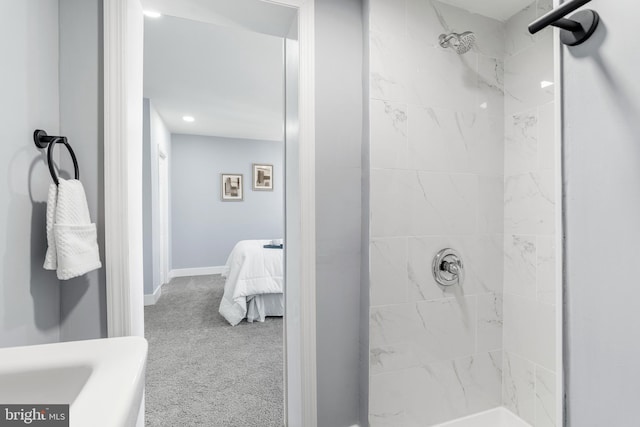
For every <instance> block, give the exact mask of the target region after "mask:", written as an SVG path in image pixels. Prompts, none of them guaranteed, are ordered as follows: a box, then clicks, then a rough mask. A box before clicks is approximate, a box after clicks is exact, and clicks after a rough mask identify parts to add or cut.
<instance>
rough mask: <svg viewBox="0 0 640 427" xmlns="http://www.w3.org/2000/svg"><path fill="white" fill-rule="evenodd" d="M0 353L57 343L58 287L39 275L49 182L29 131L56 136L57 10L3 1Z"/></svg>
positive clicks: (51, 277)
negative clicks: (1, 348)
mask: <svg viewBox="0 0 640 427" xmlns="http://www.w3.org/2000/svg"><path fill="white" fill-rule="evenodd" d="M0 52H2V67H0V93H1V94H2V96H0V129H2V133H3V142H2V152H3V153H2V156H0V176H2V177H3V184H2V185H1V186H0V272H1V278H0V347H5V346H16V345H28V344H40V343H48V342H55V341H58V340H59V339H60V328H59V322H60V283H59V282H58V279H57V278H56V276H55V272H51V271H45V270H44V269H43V268H42V264H43V262H44V254H45V249H46V235H45V210H46V203H45V202H46V200H47V190H48V187H49V184H50V183H51V177H50V175H49V171H48V169H47V165H46V160H45V157H43V156H42V153H41V152H40V151H39V150H38V149H37V148H36V146H35V145H34V144H33V136H32V135H33V131H34V130H35V129H37V128H41V129H45V130H46V131H47V132H49V133H50V134H52V135H56V134H58V132H59V131H60V128H59V120H60V116H59V97H58V2H57V1H55V0H30V1H9V0H3V1H0Z"/></svg>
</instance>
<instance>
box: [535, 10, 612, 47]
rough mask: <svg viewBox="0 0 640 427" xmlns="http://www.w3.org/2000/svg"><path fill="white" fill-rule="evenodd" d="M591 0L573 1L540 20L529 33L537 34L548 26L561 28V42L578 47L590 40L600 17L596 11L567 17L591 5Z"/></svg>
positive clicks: (584, 11) (582, 12)
mask: <svg viewBox="0 0 640 427" xmlns="http://www.w3.org/2000/svg"><path fill="white" fill-rule="evenodd" d="M590 1H591V0H571V1H568V2H566V3H563V4H562V5H561V6H560V7H558V8H557V9H555V10H552V11H551V12H549V13H547V14H546V15H544V16H542V17H540V18H538V19H537V20H536V21H535V22H533V23H532V24H531V25H529V32H530V33H531V34H535V33H537V32H539V31H542V30H544V29H545V28H547V27H548V26H553V27H558V28H561V29H562V31H560V41H562V43H564V44H566V45H568V46H576V45H579V44H581V43H584V42H586V41H587V40H589V37H591V35H592V34H593V33H594V32H595V31H596V28H598V24H599V23H600V15H598V12H596V11H594V10H590V9H587V10H582V11H580V12H578V13H575V14H573V15H571V16H570V17H569V19H567V18H565V16H566V15H568V14H569V13H571V12H573V11H575V10H576V9H578V8H580V7H582V6H584V5H585V4H587V3H589V2H590Z"/></svg>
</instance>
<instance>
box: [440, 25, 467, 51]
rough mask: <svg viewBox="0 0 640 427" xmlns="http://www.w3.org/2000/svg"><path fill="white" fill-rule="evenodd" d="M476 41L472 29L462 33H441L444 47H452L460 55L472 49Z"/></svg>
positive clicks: (441, 43) (441, 41)
mask: <svg viewBox="0 0 640 427" xmlns="http://www.w3.org/2000/svg"><path fill="white" fill-rule="evenodd" d="M475 42H476V35H475V34H474V33H472V32H471V31H467V32H464V33H462V34H458V33H451V34H440V46H442V47H443V48H445V49H446V48H448V47H450V48H451V49H453V50H455V51H456V53H457V54H458V55H463V54H465V53H467V52H469V51H470V50H471V48H472V47H473V45H474V44H475Z"/></svg>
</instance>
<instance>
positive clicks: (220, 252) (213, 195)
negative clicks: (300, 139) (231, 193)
mask: <svg viewBox="0 0 640 427" xmlns="http://www.w3.org/2000/svg"><path fill="white" fill-rule="evenodd" d="M283 160H284V144H283V143H282V142H273V141H254V140H242V139H230V138H217V137H207V136H195V135H172V139H171V176H170V182H171V201H170V204H171V233H170V234H171V236H172V237H171V245H172V256H171V261H170V267H171V269H180V268H197V267H215V266H221V265H224V264H225V263H226V261H227V257H228V256H229V253H230V252H231V250H232V249H233V247H234V245H235V244H236V243H237V242H238V241H240V240H247V239H281V238H283V237H284V181H283V178H284V175H283ZM252 163H267V164H272V165H273V172H274V190H273V191H253V190H252V189H251V180H252ZM221 173H241V174H243V175H244V201H242V202H239V201H233V202H223V201H222V200H221V194H220V191H221V183H220V174H221Z"/></svg>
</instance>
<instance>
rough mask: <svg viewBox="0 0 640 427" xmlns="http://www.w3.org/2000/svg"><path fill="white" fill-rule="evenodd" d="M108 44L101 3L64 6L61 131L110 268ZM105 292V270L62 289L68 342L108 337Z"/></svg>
mask: <svg viewBox="0 0 640 427" xmlns="http://www.w3.org/2000/svg"><path fill="white" fill-rule="evenodd" d="M102 41H103V39H102V1H101V0H60V131H61V132H62V133H63V134H64V135H65V136H67V137H68V138H69V142H70V143H71V145H72V147H73V148H74V151H75V153H76V156H77V157H78V163H79V165H80V180H81V181H82V183H83V184H84V189H85V192H86V194H87V201H88V203H89V211H90V214H91V219H92V220H93V221H94V222H95V223H96V225H97V227H98V244H99V247H100V257H101V260H102V262H103V265H104V179H103V170H104V169H103V161H104V155H103V152H104V151H103V138H102V136H103V117H102V116H103V109H102V105H103V95H102V93H103V89H102V88H103V79H102V67H103V64H102V52H103V50H102ZM61 159H62V160H61V161H62V165H63V166H64V167H65V169H66V170H73V168H72V163H71V160H70V158H69V157H68V155H65V154H64V153H62V154H61ZM105 286H106V285H105V269H104V267H103V268H102V269H100V270H96V271H92V272H90V273H89V274H87V275H85V276H82V277H79V278H76V279H72V280H68V281H65V282H64V283H62V284H61V287H60V289H61V294H60V296H61V301H60V309H61V313H60V315H61V339H62V340H63V341H72V340H80V339H91V338H99V337H104V336H106V333H107V330H106V294H105V292H106V291H105V289H106V288H105Z"/></svg>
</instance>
